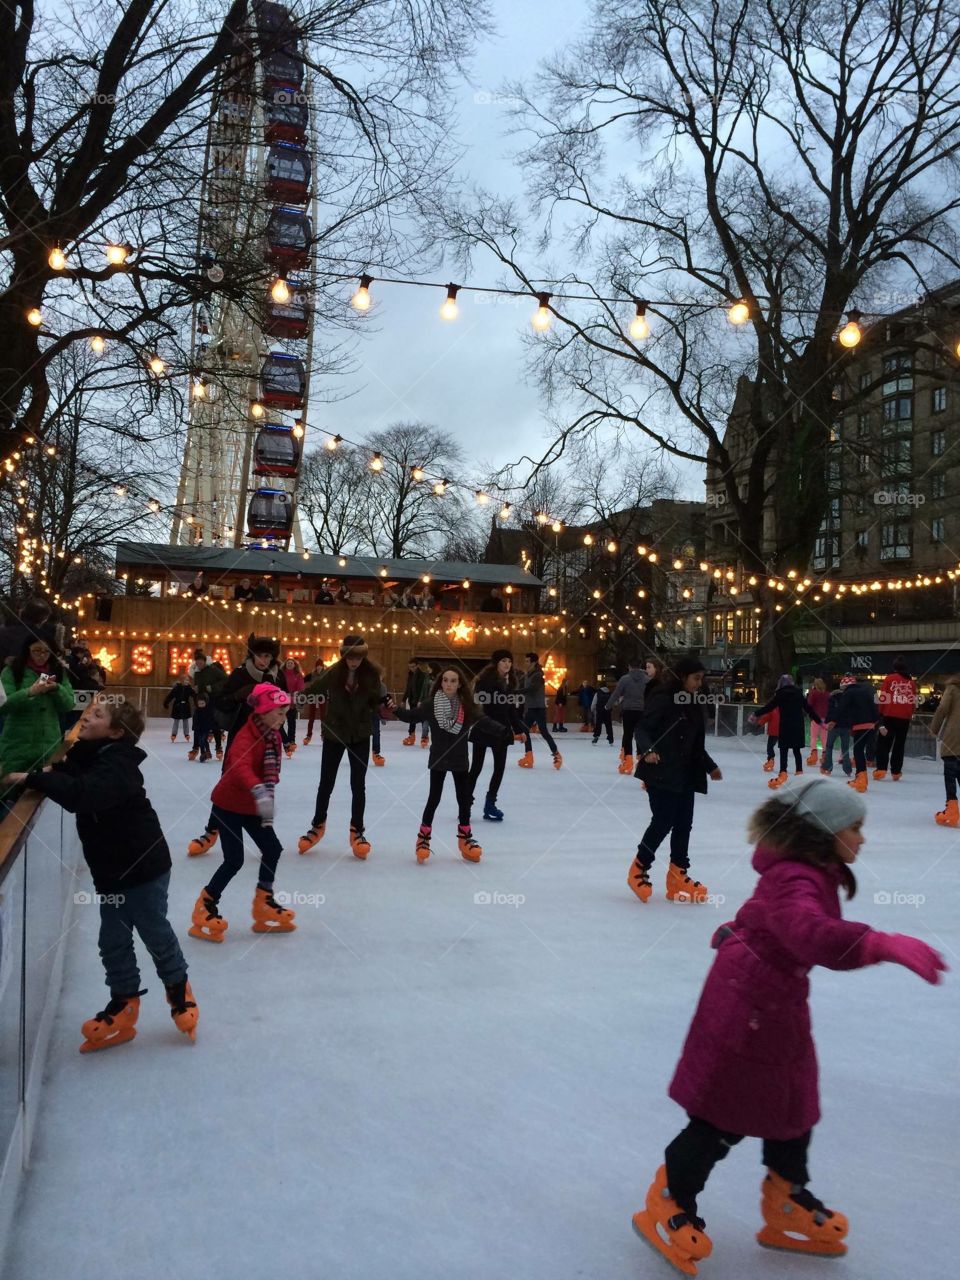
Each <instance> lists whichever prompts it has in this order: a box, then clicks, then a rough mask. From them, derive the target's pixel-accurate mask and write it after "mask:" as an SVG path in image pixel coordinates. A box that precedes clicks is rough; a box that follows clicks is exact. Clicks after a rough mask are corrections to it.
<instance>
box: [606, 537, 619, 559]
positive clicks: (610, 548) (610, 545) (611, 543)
mask: <svg viewBox="0 0 960 1280" xmlns="http://www.w3.org/2000/svg"><path fill="white" fill-rule="evenodd" d="M616 549H617V544H616V543H615V542H614V540H613V539H612V538H611V539H610V541H609V542H608V543H607V550H608V551H609V552H610V554H611V555H612V554H613V553H614V551H616Z"/></svg>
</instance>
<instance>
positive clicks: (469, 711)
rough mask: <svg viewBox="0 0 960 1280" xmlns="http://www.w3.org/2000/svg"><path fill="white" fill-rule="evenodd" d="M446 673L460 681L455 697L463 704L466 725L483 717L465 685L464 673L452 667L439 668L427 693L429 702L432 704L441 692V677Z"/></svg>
mask: <svg viewBox="0 0 960 1280" xmlns="http://www.w3.org/2000/svg"><path fill="white" fill-rule="evenodd" d="M448 671H453V672H454V673H455V675H456V677H457V679H458V680H459V681H460V687H459V688H458V689H457V697H458V698H459V699H460V701H461V702H462V703H463V718H464V720H466V721H467V723H468V724H469V723H471V722H472V721H474V720H479V719H480V717H481V716H482V715H483V712H482V711H481V710H480V708H479V707H478V706H477V704H476V702H474V700H473V693H472V691H471V689H470V686H469V684H467V677H466V676H465V675H464V673H463V672H462V671H461V670H460V668H459V667H453V666H447V667H441V669H440V671H439V672H438V674H437V676H436V679H435V680H434V682H433V684H432V685H431V686H430V693H429V698H430V701H431V702H433V700H434V698H435V697H436V696H437V694H438V693H439V692H441V690H442V688H443V677H444V675H445V674H446V673H447V672H448Z"/></svg>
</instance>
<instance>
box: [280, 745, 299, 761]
mask: <svg viewBox="0 0 960 1280" xmlns="http://www.w3.org/2000/svg"><path fill="white" fill-rule="evenodd" d="M296 749H297V744H296V743H295V742H288V743H287V744H286V746H285V747H284V748H283V754H284V755H285V756H286V757H287V759H288V760H289V759H290V758H291V757H292V756H293V753H294V752H295V751H296Z"/></svg>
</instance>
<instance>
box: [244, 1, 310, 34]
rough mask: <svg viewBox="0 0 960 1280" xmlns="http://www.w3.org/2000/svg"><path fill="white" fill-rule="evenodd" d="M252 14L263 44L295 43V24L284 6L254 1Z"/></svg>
mask: <svg viewBox="0 0 960 1280" xmlns="http://www.w3.org/2000/svg"><path fill="white" fill-rule="evenodd" d="M253 13H254V17H255V19H256V23H257V31H258V32H259V33H260V38H261V40H263V42H264V43H265V44H266V43H268V42H269V43H271V44H279V43H283V44H287V43H288V42H289V41H291V40H292V41H296V39H297V37H298V35H299V31H298V28H297V24H296V22H295V20H294V18H293V15H292V14H291V12H290V10H289V9H288V8H287V6H286V5H285V4H275V3H274V2H273V0H255V2H254V5H253Z"/></svg>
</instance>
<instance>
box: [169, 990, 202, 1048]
mask: <svg viewBox="0 0 960 1280" xmlns="http://www.w3.org/2000/svg"><path fill="white" fill-rule="evenodd" d="M167 1004H168V1005H169V1006H170V1017H171V1018H172V1019H173V1021H174V1025H175V1026H176V1028H177V1030H178V1031H182V1032H183V1034H184V1035H185V1036H186V1037H187V1038H188V1039H189V1040H196V1038H197V1022H198V1020H199V1018H200V1010H199V1009H198V1008H197V1002H196V1000H194V998H193V991H192V990H191V988H190V983H189V982H188V981H187V979H186V978H184V980H183V982H175V983H174V984H173V986H171V987H167Z"/></svg>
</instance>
